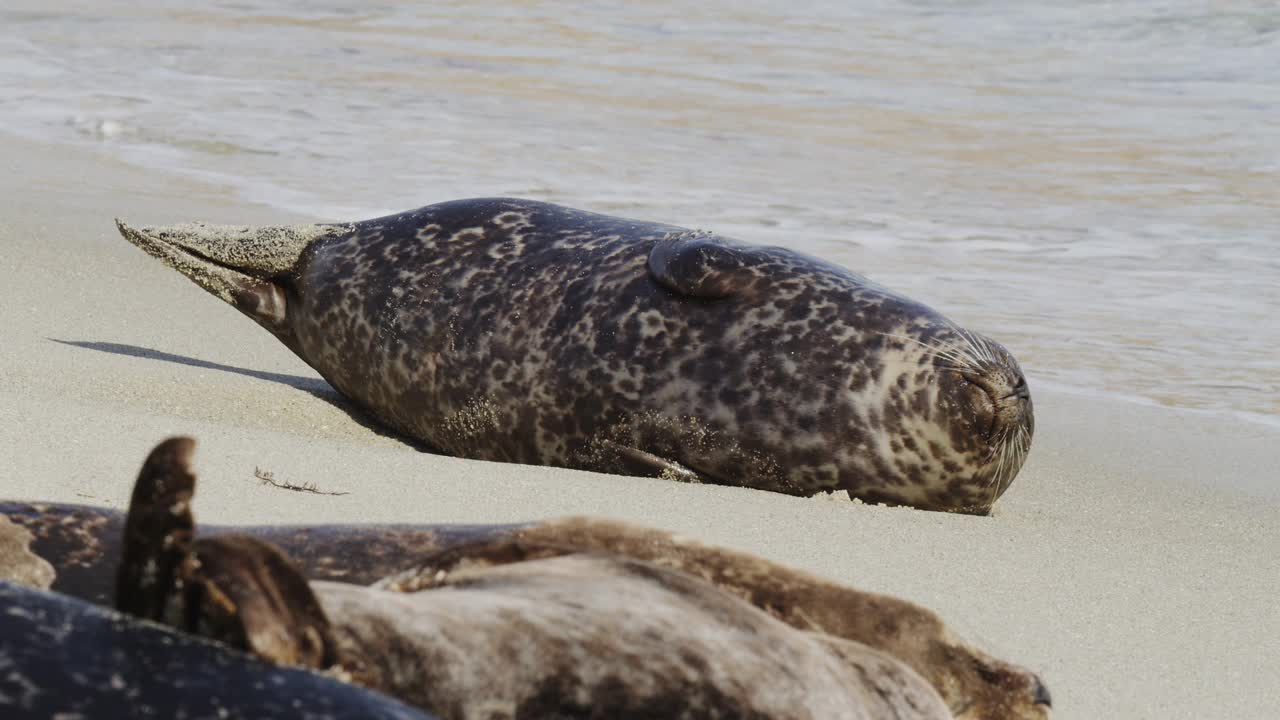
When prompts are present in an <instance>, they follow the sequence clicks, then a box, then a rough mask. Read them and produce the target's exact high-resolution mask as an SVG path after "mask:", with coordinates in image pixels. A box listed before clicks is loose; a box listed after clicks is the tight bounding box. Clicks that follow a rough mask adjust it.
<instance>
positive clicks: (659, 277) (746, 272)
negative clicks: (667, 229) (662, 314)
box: [649, 230, 768, 299]
mask: <svg viewBox="0 0 1280 720" xmlns="http://www.w3.org/2000/svg"><path fill="white" fill-rule="evenodd" d="M767 259H768V258H767V255H766V254H765V253H764V252H763V249H762V248H757V247H753V246H750V245H742V244H738V243H731V242H730V241H728V240H725V239H724V238H722V237H720V236H718V235H714V234H712V233H708V232H703V231H701V230H690V231H687V232H682V233H671V234H669V235H667V236H666V237H664V238H662V239H661V240H659V241H658V242H657V244H656V245H654V246H653V250H651V251H649V274H650V275H652V276H653V279H654V280H655V281H656V282H657V283H658V284H659V285H661V286H663V287H665V288H667V289H668V290H670V291H672V292H675V293H679V294H681V295H687V296H689V297H699V298H708V299H715V298H724V297H729V296H730V295H734V294H737V293H740V292H743V291H744V290H746V289H748V288H750V287H751V286H752V285H753V284H754V283H755V282H757V281H758V280H759V279H760V278H761V277H763V274H762V273H760V272H758V268H759V266H760V265H761V264H763V263H764V262H765V261H766V260H767Z"/></svg>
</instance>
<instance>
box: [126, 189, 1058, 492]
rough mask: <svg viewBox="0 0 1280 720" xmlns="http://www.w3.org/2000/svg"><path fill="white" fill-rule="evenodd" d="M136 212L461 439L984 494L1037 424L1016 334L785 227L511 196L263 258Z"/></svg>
mask: <svg viewBox="0 0 1280 720" xmlns="http://www.w3.org/2000/svg"><path fill="white" fill-rule="evenodd" d="M201 228H203V229H201ZM121 231H122V232H123V234H124V235H125V237H126V238H128V239H129V240H130V241H131V242H134V243H135V244H138V245H139V246H141V247H143V248H144V249H146V250H147V251H148V252H151V253H152V254H153V255H156V256H157V257H160V258H161V259H162V260H165V261H166V262H168V263H169V264H171V265H174V266H175V267H176V268H178V269H179V270H180V271H182V272H183V273H184V274H187V275H188V276H190V277H192V279H193V280H195V281H196V282H198V283H200V284H201V285H202V286H204V287H206V289H210V290H211V291H214V292H217V293H218V294H220V295H221V296H222V297H224V298H226V297H228V296H230V297H231V298H232V300H231V302H232V304H233V305H236V306H237V307H238V308H240V309H241V310H242V311H244V312H245V313H246V314H248V315H250V316H251V317H254V319H256V320H258V321H259V322H260V323H262V324H263V325H264V326H265V327H267V328H268V329H269V330H271V331H272V332H273V333H275V334H276V335H277V336H278V337H280V339H281V340H282V341H284V342H285V343H286V344H287V345H288V346H289V347H290V348H292V349H293V350H294V351H295V352H297V353H298V354H299V355H300V356H301V357H302V358H303V359H304V360H306V361H307V362H308V363H309V364H310V365H311V366H312V367H314V368H316V370H317V371H319V372H320V374H321V375H323V376H324V377H325V379H327V380H328V381H329V382H330V383H332V384H333V385H334V387H336V388H337V389H338V390H339V391H341V392H342V393H343V394H344V395H346V396H348V397H350V398H352V399H353V400H355V401H356V402H358V403H359V404H361V405H362V406H363V407H365V408H366V409H368V410H369V411H370V412H371V413H373V414H374V415H375V416H377V417H378V418H379V419H381V420H382V421H383V422H385V423H387V424H388V425H390V426H392V427H394V428H396V429H397V430H399V431H401V432H404V433H405V434H407V435H410V436H412V437H415V438H419V439H422V440H424V441H426V442H428V443H430V444H431V445H433V446H435V447H437V448H439V449H440V450H442V451H445V452H448V453H452V454H455V455H459V456H463V457H472V458H481V459H486V460H499V461H506V462H522V463H533V464H544V465H558V466H565V467H575V468H583V469H590V470H600V471H605V472H619V473H625V474H646V475H667V476H671V477H677V478H684V479H696V480H704V481H709V482H716V483H723V484H730V485H742V486H747V487H755V488H762V489H768V490H775V491H779V492H785V493H791V494H796V495H812V494H814V493H816V492H819V491H823V490H838V489H845V490H848V491H849V493H850V494H851V495H852V496H854V497H858V498H862V499H865V500H869V501H880V502H891V503H902V504H909V505H915V506H918V507H923V508H930V509H943V510H956V511H963V512H987V511H988V510H989V509H990V507H991V505H992V503H994V502H995V500H996V498H997V497H999V495H1000V494H1001V493H1002V492H1003V491H1004V490H1005V488H1006V487H1007V486H1008V484H1009V482H1010V481H1012V479H1013V476H1014V474H1016V472H1017V470H1018V468H1019V467H1020V466H1021V464H1022V461H1023V459H1024V457H1025V455H1026V451H1027V449H1028V447H1029V445H1030V439H1031V429H1032V414H1031V402H1030V397H1029V395H1028V394H1027V392H1026V386H1025V381H1024V380H1023V378H1022V374H1021V372H1020V370H1019V369H1018V366H1017V363H1016V362H1015V361H1014V360H1013V358H1012V357H1010V356H1009V354H1008V353H1007V352H1006V351H1005V350H1004V349H1003V348H1002V347H1000V346H999V345H997V344H995V343H993V342H991V341H990V340H987V339H986V338H983V337H981V336H978V335H974V334H972V333H967V332H965V331H963V330H961V329H959V328H958V327H957V326H955V325H954V324H953V323H951V322H949V321H948V320H946V319H945V318H944V317H942V316H941V315H939V314H938V313H936V312H935V311H933V310H931V309H929V308H927V307H925V306H923V305H921V304H919V303H917V302H914V301H912V300H909V299H907V298H904V297H902V296H899V295H896V294H894V293H892V292H890V291H888V290H885V289H884V288H881V287H879V286H878V285H876V284H874V283H871V282H869V281H867V280H866V279H865V278H862V277H861V276H859V275H856V274H854V273H852V272H850V271H848V270H846V269H844V268H841V267H838V266H835V265H832V264H829V263H826V262H823V261H821V260H818V259H815V258H812V257H809V256H806V255H802V254H799V253H796V252H793V251H790V250H786V249H783V248H773V247H758V246H751V245H745V244H741V243H737V242H734V241H731V240H727V239H724V238H720V237H718V236H715V235H713V234H710V233H702V232H692V231H686V230H683V229H682V228H677V227H672V226H668V225H660V224H654V223H647V222H639V221H634V220H627V219H622V218H616V217H610V216H605V215H597V214H593V213H588V212H582V211H579V210H573V209H569V208H564V207H559V206H556V205H550V204H546V203H539V202H532V201H527V200H515V199H480V200H460V201H455V202H447V203H441V204H438V205H431V206H428V207H424V208H421V209H418V210H414V211H411V212H407V213H403V214H400V215H394V216H389V217H384V218H378V219H374V220H368V221H365V222H359V223H354V224H349V225H336V226H325V231H324V232H319V231H318V232H316V233H314V235H313V237H312V238H310V239H308V238H307V237H306V235H305V234H301V233H298V232H292V233H282V232H279V230H278V229H272V228H262V229H260V230H259V231H258V232H257V233H249V235H250V236H253V237H257V238H262V237H280V238H284V240H282V242H285V241H287V242H289V243H294V240H295V239H296V238H303V239H302V240H297V242H296V243H294V244H295V245H297V246H296V247H294V246H292V245H291V247H290V248H285V249H280V248H277V249H275V250H274V251H272V252H270V253H267V252H266V251H263V255H264V260H263V262H262V263H255V261H253V259H252V253H250V252H239V253H232V252H230V251H223V252H218V253H216V254H215V252H214V251H212V250H210V247H211V245H216V243H213V242H212V240H211V238H221V239H222V242H236V240H235V238H237V237H243V236H244V235H245V233H243V232H241V231H240V230H239V229H237V231H236V232H234V233H233V232H227V231H224V230H221V229H218V228H211V227H210V226H193V225H188V226H179V227H176V228H143V229H140V230H134V229H131V228H128V227H127V226H124V225H122V226H121ZM259 244H261V243H259ZM215 250H216V248H215ZM290 256H296V257H297V258H298V259H297V260H296V262H294V264H293V265H292V267H290V268H288V269H287V270H284V271H281V270H280V268H279V258H280V257H290ZM174 257H178V258H180V260H181V262H177V261H175V260H174ZM232 257H234V258H236V260H235V261H234V263H232V262H228V261H227V260H226V259H225V258H232ZM245 258H248V259H245ZM258 265H261V267H258ZM192 267H196V268H198V269H199V272H198V273H197V272H193V271H192V270H191V268H192ZM210 277H213V278H214V279H213V280H211V279H210ZM214 285H216V288H215V287H212V286H214Z"/></svg>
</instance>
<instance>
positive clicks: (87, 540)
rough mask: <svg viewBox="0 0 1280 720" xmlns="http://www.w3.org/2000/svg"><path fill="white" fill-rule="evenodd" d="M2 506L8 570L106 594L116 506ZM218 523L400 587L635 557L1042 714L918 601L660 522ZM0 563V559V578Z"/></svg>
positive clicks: (90, 594)
mask: <svg viewBox="0 0 1280 720" xmlns="http://www.w3.org/2000/svg"><path fill="white" fill-rule="evenodd" d="M165 447H166V445H162V446H160V447H159V448H157V451H156V452H155V453H153V454H152V457H151V458H149V459H148V461H147V463H146V464H144V466H143V473H142V474H141V475H140V478H139V482H140V483H141V482H143V477H144V476H146V475H147V474H154V475H156V476H158V477H169V476H181V475H184V474H189V473H190V469H189V467H188V465H187V463H188V457H187V455H186V453H189V452H190V445H179V446H178V447H179V448H183V447H185V451H184V452H182V453H176V452H172V451H169V452H164V451H163V448H165ZM171 447H172V446H171ZM0 515H7V516H8V517H9V518H11V519H12V520H13V521H14V522H15V523H16V524H17V525H18V526H21V527H14V526H9V527H10V528H13V529H14V530H17V532H18V536H17V537H13V538H10V539H9V540H8V541H7V542H6V536H5V532H4V531H5V526H4V523H3V522H2V521H0V548H3V547H5V546H12V547H13V552H12V553H11V554H12V555H13V556H15V557H19V558H21V559H22V561H21V562H20V563H18V565H19V566H20V567H31V566H33V565H36V564H45V561H46V560H47V561H49V562H51V563H52V564H53V565H54V566H55V567H56V568H57V577H56V578H54V581H53V588H54V589H55V590H59V591H61V592H65V593H68V594H72V595H75V596H77V597H81V598H84V599H90V600H94V601H97V602H110V598H111V593H112V578H113V576H114V571H115V569H116V567H117V566H118V565H119V564H120V561H121V538H122V537H123V534H124V516H123V514H122V513H120V512H119V511H116V510H109V509H105V508H90V507H85V506H78V505H58V504H31V503H19V502H0ZM229 532H238V533H241V534H248V535H250V536H252V537H255V538H257V539H259V540H264V541H267V542H269V543H272V544H274V545H278V546H279V547H280V548H281V549H283V550H284V551H285V552H286V553H287V554H288V555H290V556H292V557H293V558H294V559H295V560H297V561H298V564H299V565H300V566H301V568H302V571H303V573H304V574H305V575H306V577H307V578H309V579H312V580H316V579H323V580H340V581H345V582H349V583H355V584H371V583H374V582H377V581H380V580H381V581H382V584H393V585H395V586H398V587H403V588H408V589H412V588H413V587H414V586H416V585H417V584H419V583H424V582H425V583H432V582H434V578H435V577H436V576H437V574H439V573H445V574H446V575H447V574H448V573H452V572H453V571H455V570H457V569H459V568H460V567H462V566H466V567H487V566H491V565H494V564H500V563H510V562H514V561H517V560H527V559H538V558H545V557H556V556H559V555H564V554H568V553H570V552H581V551H587V552H594V553H608V554H611V555H617V556H622V557H626V558H631V559H635V560H640V561H643V562H647V563H651V564H654V565H657V566H660V567H663V568H668V569H672V570H677V571H681V572H684V573H687V574H689V575H693V576H695V577H698V578H701V579H702V580H704V581H707V582H710V583H712V584H713V585H715V586H716V587H718V588H720V589H721V590H724V591H726V592H728V593H730V594H733V595H736V596H737V597H739V598H741V599H743V600H745V601H747V602H749V603H751V604H752V605H754V606H756V607H758V608H760V609H761V610H763V611H765V612H767V613H769V614H770V615H772V616H774V617H775V618H777V619H779V620H781V621H782V622H785V623H787V624H788V625H791V626H793V627H796V628H799V629H802V630H810V631H821V632H823V633H825V634H828V635H832V636H835V637H840V638H845V639H847V640H852V641H855V642H859V643H862V644H864V645H867V646H870V647H872V648H876V649H878V650H881V651H884V652H886V653H888V654H890V655H892V656H894V657H895V658H897V659H899V660H901V661H902V662H904V663H906V664H907V665H908V666H910V667H911V668H912V669H914V670H915V671H916V672H918V673H919V674H920V675H921V676H923V677H924V678H925V679H926V680H928V681H929V682H930V683H931V684H932V685H933V687H934V688H935V689H936V690H937V691H938V692H939V693H940V694H941V696H942V698H943V700H944V701H945V702H946V704H947V706H948V707H949V708H950V709H951V711H952V712H953V713H954V714H955V716H956V717H957V718H963V719H964V720H980V719H983V720H986V719H989V720H995V719H997V718H999V719H1001V720H1004V719H1023V718H1025V719H1027V720H1030V719H1033V718H1043V717H1046V714H1047V708H1048V700H1049V699H1048V692H1047V690H1045V688H1044V685H1043V684H1042V683H1041V682H1040V680H1039V679H1038V678H1037V677H1036V676H1035V675H1034V674H1032V673H1031V672H1029V671H1027V670H1025V669H1023V668H1020V667H1018V666H1016V665H1012V664H1010V663H1007V662H1004V661H1002V660H999V659H997V658H994V657H991V656H990V655H987V654H986V653H983V652H981V651H979V650H976V649H974V648H973V647H971V646H969V645H968V644H966V643H965V642H963V641H962V640H961V639H959V638H958V637H956V636H955V635H954V634H952V633H951V632H950V631H949V630H948V629H947V627H946V625H945V624H944V623H943V622H942V621H941V620H940V619H939V618H938V617H937V615H936V614H934V613H932V612H930V611H929V610H927V609H925V608H922V607H919V606H917V605H914V604H912V603H909V602H906V601H903V600H899V599H897V598H893V597H889V596H885V595H878V594H875V593H868V592H862V591H858V590H855V589H852V588H849V587H845V586H842V585H839V584H836V583H833V582H831V581H828V580H824V579H822V578H819V577H816V576H813V575H809V574H807V573H804V572H801V571H798V570H793V569H791V568H788V567H785V566H782V565H778V564H777V563H773V562H770V561H768V560H764V559H762V558H758V557H754V556H751V555H747V554H744V553H739V552H735V551H732V550H728V549H724V548H715V547H710V546H706V545H703V544H701V543H698V542H696V541H693V540H691V539H688V538H680V537H675V536H672V535H671V534H670V533H667V532H663V531H660V530H652V529H647V528H641V527H636V526H632V525H628V524H625V523H619V522H614V521H608V520H595V519H588V518H565V519H560V520H550V521H543V522H536V523H526V524H517V525H472V526H458V525H442V526H407V525H392V526H351V525H330V526H318V527H287V526H286V527H244V526H237V527H232V528H228V527H221V528H218V527H215V526H202V528H201V535H202V537H206V538H208V537H216V536H217V535H225V534H228V533H229ZM11 534H12V533H11ZM28 544H29V546H30V549H29V550H28ZM33 552H34V555H38V556H40V558H43V559H38V558H35V557H34V555H33V554H32V553H33ZM0 556H3V553H0ZM3 570H4V565H3V562H0V577H3V574H2V573H3Z"/></svg>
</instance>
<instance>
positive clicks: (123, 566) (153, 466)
mask: <svg viewBox="0 0 1280 720" xmlns="http://www.w3.org/2000/svg"><path fill="white" fill-rule="evenodd" d="M195 445H196V443H195V441H194V440H192V439H191V438H186V437H175V438H169V439H168V440H165V441H164V442H162V443H160V444H159V445H157V446H156V448H155V449H154V450H152V451H151V454H150V455H148V456H147V459H146V461H145V462H144V463H143V464H142V471H141V472H139V473H138V480H137V482H136V483H135V484H134V486H133V497H132V498H131V499H130V501H129V514H128V516H127V517H126V518H125V523H124V548H123V552H122V554H121V558H120V567H119V568H118V569H117V571H116V609H118V610H120V611H121V612H125V613H128V614H130V615H136V616H138V617H141V618H146V619H148V620H157V621H159V620H163V619H164V617H165V614H166V608H167V607H168V604H169V600H170V598H171V596H172V594H173V593H174V591H175V590H176V584H177V583H178V579H179V578H180V577H181V576H182V575H185V574H186V573H187V572H188V571H189V565H190V563H191V558H190V550H191V544H192V540H193V539H194V537H195V521H194V519H193V518H192V517H191V496H192V494H193V493H194V492H195V487H196V477H195V475H193V474H192V473H191V453H192V451H193V450H194V449H195Z"/></svg>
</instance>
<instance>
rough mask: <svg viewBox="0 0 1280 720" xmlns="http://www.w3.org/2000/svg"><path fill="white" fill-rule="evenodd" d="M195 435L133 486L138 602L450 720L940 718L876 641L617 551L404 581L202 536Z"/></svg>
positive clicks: (143, 609)
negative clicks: (313, 567) (334, 575)
mask: <svg viewBox="0 0 1280 720" xmlns="http://www.w3.org/2000/svg"><path fill="white" fill-rule="evenodd" d="M189 448H190V443H189V441H185V442H184V441H183V440H171V441H168V442H166V443H164V444H162V445H161V446H160V447H159V448H157V450H156V451H155V452H154V453H153V455H152V458H150V459H149V460H148V464H149V465H150V466H151V467H150V468H149V470H147V471H144V472H143V473H142V474H141V475H140V477H139V480H138V483H137V485H136V486H135V490H134V493H133V498H132V502H131V504H130V507H129V513H128V515H127V518H126V520H125V535H124V552H123V557H122V560H121V563H120V568H119V573H118V576H117V577H118V586H117V605H118V607H120V609H122V610H125V611H128V612H130V613H132V614H136V615H138V616H141V617H144V618H147V619H151V620H156V621H163V622H168V623H170V624H173V625H175V626H177V627H179V628H181V629H183V630H185V631H187V632H190V633H194V634H199V635H203V636H208V637H211V638H215V639H217V640H220V641H222V642H224V643H227V644H230V645H231V646H233V647H236V648H242V649H245V650H249V651H251V652H253V653H255V654H257V655H259V656H261V657H263V658H264V659H268V660H271V661H272V662H276V663H281V664H286V665H300V666H303V667H312V668H316V669H324V670H326V671H327V672H328V673H329V674H332V675H336V676H340V677H344V678H349V679H350V680H352V681H354V682H356V683H359V684H361V685H364V686H366V687H369V688H371V689H375V690H379V691H382V692H385V693H387V694H389V695H391V696H393V697H396V698H398V699H400V700H403V701H405V702H407V703H409V704H411V705H414V706H417V707H420V708H422V709H424V710H427V711H429V712H433V713H436V714H438V715H440V716H441V717H444V718H458V719H459V720H462V719H464V718H480V717H483V718H493V719H495V720H498V719H502V718H512V719H516V718H530V719H535V718H566V717H573V718H602V719H603V718H617V719H618V720H627V719H636V720H639V719H641V718H646V719H647V718H656V717H662V718H685V719H688V720H695V719H699V718H706V719H708V720H710V719H712V718H724V717H741V718H772V719H776V720H791V719H795V720H801V719H805V720H816V719H818V718H832V717H842V718H850V719H851V720H857V719H864V720H874V719H877V718H887V717H895V718H902V719H903V720H948V719H949V718H951V714H950V712H949V711H948V710H947V708H946V706H945V705H944V704H943V702H942V699H941V698H940V697H939V696H938V694H937V692H936V691H935V690H934V689H933V687H932V686H930V685H929V684H928V682H927V681H925V680H924V679H923V678H921V677H920V676H919V675H918V674H917V673H916V672H915V671H913V670H911V669H910V668H909V667H908V666H906V665H905V664H903V663H901V662H900V661H898V660H897V659H895V658H893V657H892V656H890V655H888V654H886V653H882V652H880V651H878V650H874V649H872V648H869V647H867V646H865V645H861V644H859V643H855V642H851V641H849V640H844V639H842V638H836V637H833V636H830V635H826V634H823V633H820V632H806V631H802V630H798V629H796V628H794V627H792V626H790V625H787V624H785V623H783V622H780V621H779V620H777V619H776V618H774V617H772V616H770V615H768V614H766V613H764V612H762V611H761V610H760V609H758V608H756V607H754V606H752V605H750V604H748V603H746V602H744V601H742V600H741V599H739V598H737V597H735V596H733V595H731V594H729V593H726V592H723V591H721V590H720V589H718V588H716V587H715V586H714V585H712V584H710V583H707V582H705V581H703V580H701V579H699V578H696V577H694V576H692V575H688V574H686V573H683V572H679V571H675V570H670V569H666V568H661V567H658V566H656V565H653V564H650V563H645V562H642V561H638V560H632V559H629V558H623V557H620V556H616V555H605V554H596V553H582V552H574V551H570V552H567V553H564V554H560V555H557V556H548V557H542V558H537V559H530V560H524V561H519V562H512V563H505V564H500V565H493V566H488V567H478V568H473V569H455V570H453V571H452V572H448V573H445V572H440V571H436V572H434V574H433V576H432V578H431V579H430V583H429V584H428V583H424V582H419V583H415V586H414V587H413V589H412V591H407V592H406V591H403V590H402V589H399V588H392V586H390V585H388V586H381V587H367V586H359V585H352V584H347V583H333V582H311V583H308V581H307V580H306V579H305V578H304V577H303V575H302V573H301V572H300V571H298V570H297V569H296V567H295V566H294V565H293V564H292V563H291V562H290V561H289V560H288V558H287V557H286V556H285V555H284V554H283V553H282V552H280V550H279V549H278V548H276V547H275V546H273V545H271V544H269V543H265V542H262V541H260V540H257V539H256V538H253V537H250V536H246V535H223V536H217V537H212V538H199V537H197V536H196V532H195V525H194V520H193V518H192V515H191V498H192V495H193V493H194V486H195V477H194V476H193V475H191V474H190V472H189V471H188V470H187V469H186V468H185V467H184V465H185V463H181V462H174V460H176V459H178V458H180V457H181V455H182V454H183V453H187V452H189ZM401 585H403V583H401Z"/></svg>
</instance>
